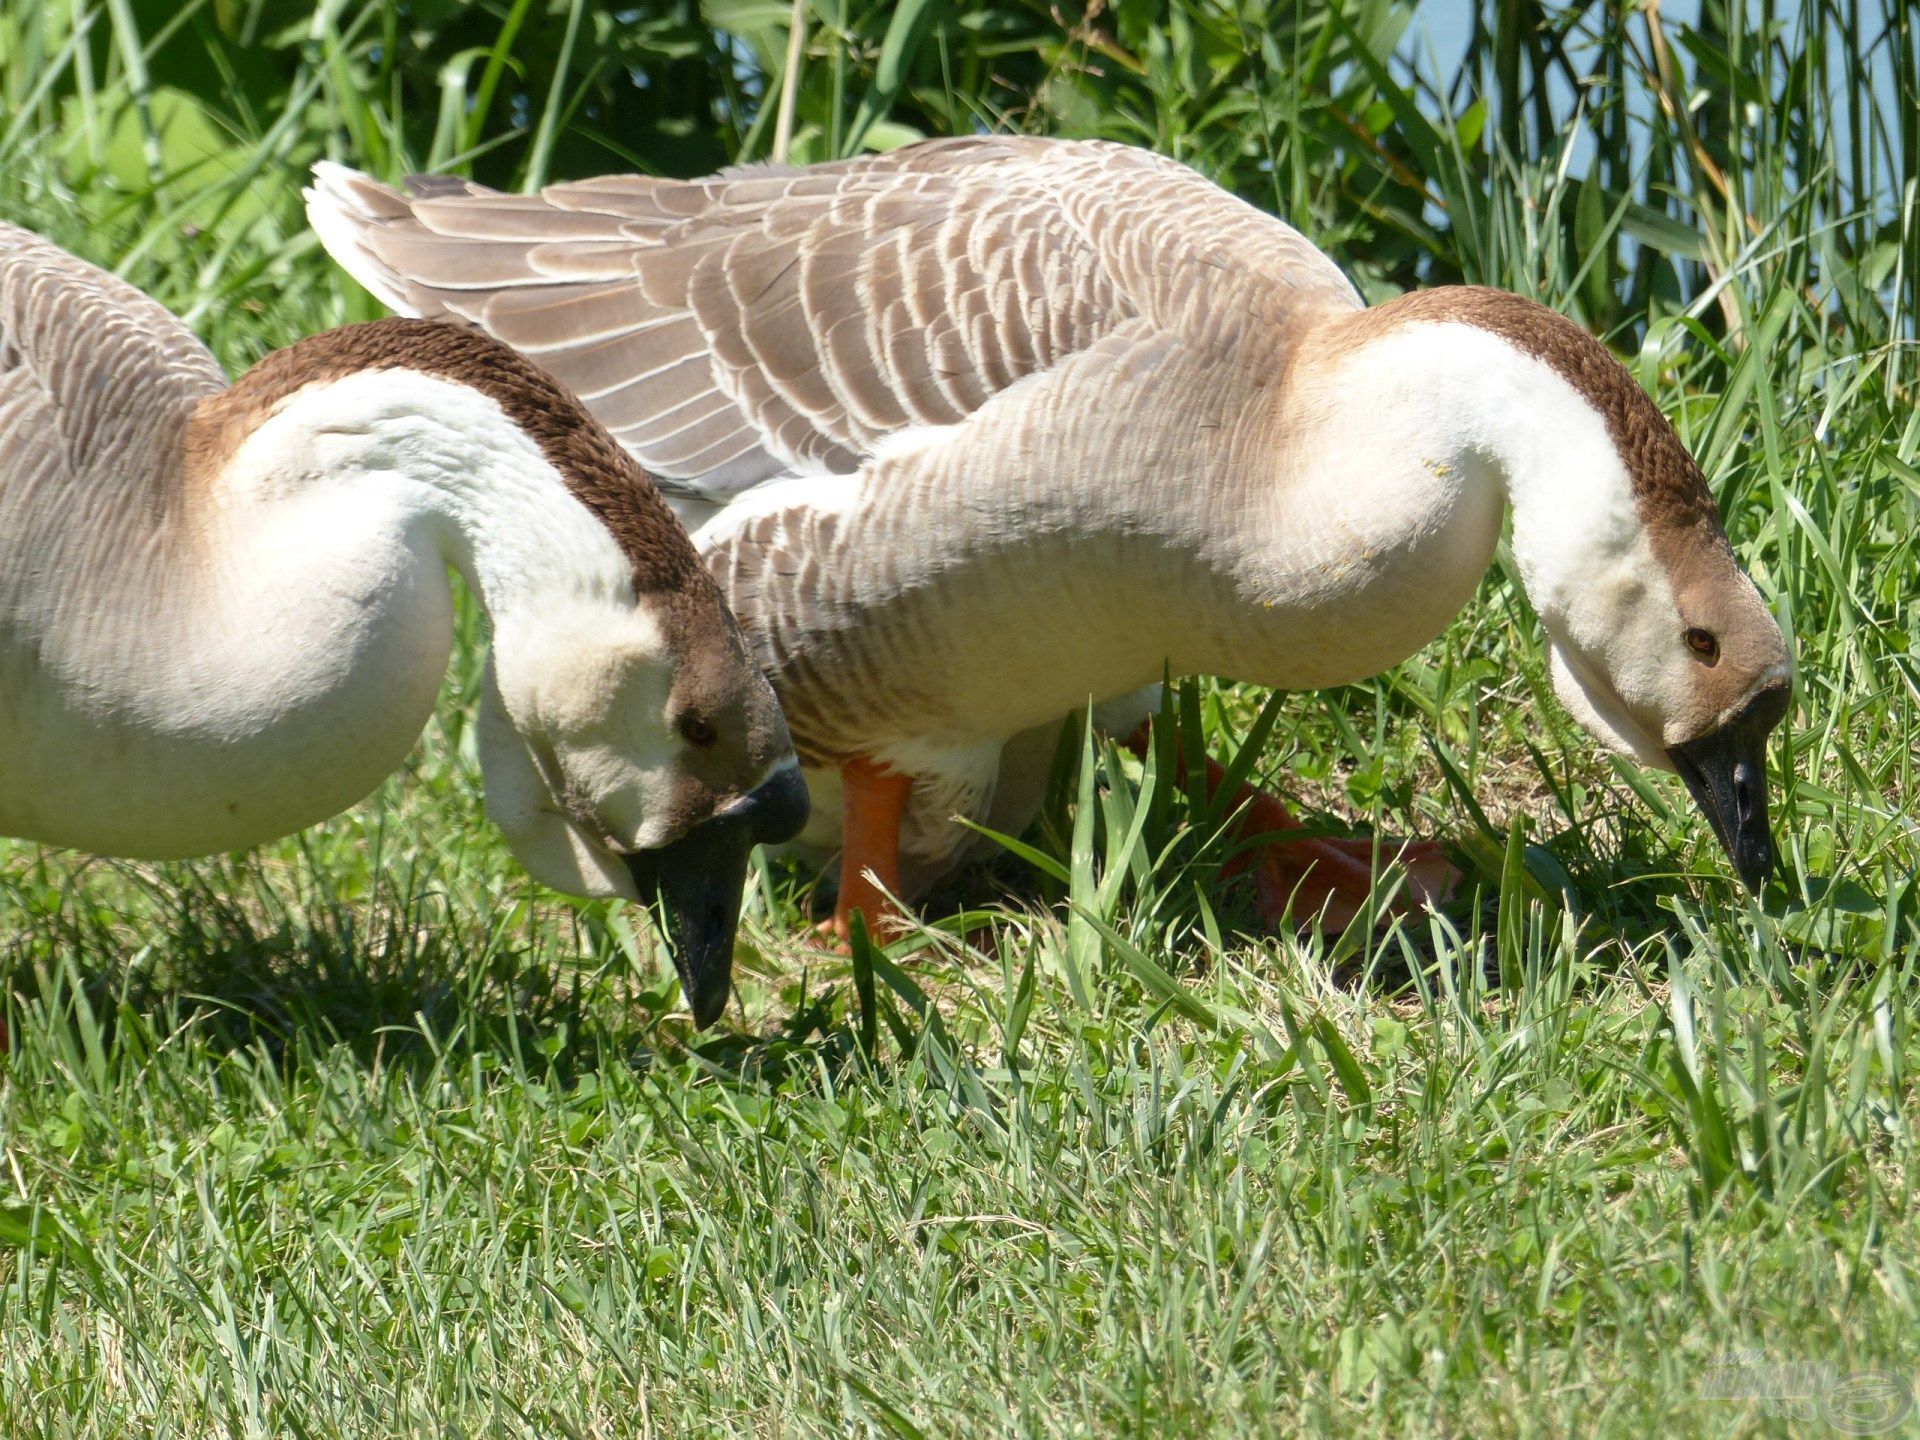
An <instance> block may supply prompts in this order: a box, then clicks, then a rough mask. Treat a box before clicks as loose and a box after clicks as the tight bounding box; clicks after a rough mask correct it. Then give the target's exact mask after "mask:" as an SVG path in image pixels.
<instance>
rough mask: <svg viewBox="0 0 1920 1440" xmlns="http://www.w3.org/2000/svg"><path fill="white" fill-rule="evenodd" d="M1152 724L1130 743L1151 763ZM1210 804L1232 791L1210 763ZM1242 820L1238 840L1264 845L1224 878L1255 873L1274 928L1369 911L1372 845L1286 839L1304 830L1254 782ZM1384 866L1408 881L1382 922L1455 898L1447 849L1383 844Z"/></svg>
mask: <svg viewBox="0 0 1920 1440" xmlns="http://www.w3.org/2000/svg"><path fill="white" fill-rule="evenodd" d="M1152 725H1153V722H1152V721H1151V720H1147V721H1144V722H1142V723H1141V725H1140V728H1139V729H1137V730H1135V731H1134V732H1133V734H1132V735H1130V736H1129V737H1128V738H1127V748H1128V749H1130V750H1132V751H1133V753H1134V754H1136V755H1139V756H1141V757H1142V758H1145V756H1146V753H1147V749H1148V746H1149V745H1150V744H1151V743H1152V738H1151V737H1152ZM1178 764H1179V775H1180V779H1181V780H1182V781H1183V782H1184V781H1185V779H1186V762H1185V760H1184V759H1182V760H1180V761H1179V762H1178ZM1206 764H1207V769H1206V781H1207V797H1208V798H1209V799H1212V798H1213V797H1214V796H1215V795H1217V794H1219V792H1220V787H1221V786H1223V785H1224V784H1226V781H1227V771H1226V767H1225V766H1224V765H1222V764H1220V762H1219V761H1217V760H1214V759H1212V758H1209V759H1208V760H1207V762H1206ZM1231 808H1232V809H1233V810H1234V811H1236V812H1237V813H1238V815H1239V818H1238V819H1237V820H1236V821H1235V822H1234V829H1233V834H1234V838H1235V839H1236V840H1248V839H1253V838H1255V837H1262V838H1260V840H1259V843H1257V844H1254V845H1252V846H1250V847H1249V848H1247V849H1245V850H1242V851H1241V852H1240V853H1239V854H1238V855H1236V856H1235V857H1234V858H1233V859H1232V860H1230V861H1228V862H1227V865H1226V867H1225V868H1224V869H1223V871H1222V872H1221V873H1222V874H1224V875H1226V876H1229V877H1231V876H1234V875H1241V874H1244V873H1245V872H1246V871H1248V870H1254V871H1255V872H1256V873H1255V875H1254V913H1255V914H1256V915H1258V916H1259V918H1260V922H1261V923H1262V924H1263V925H1266V926H1268V927H1270V928H1278V927H1279V925H1280V924H1281V923H1282V922H1283V921H1284V920H1285V919H1286V918H1287V917H1288V915H1289V914H1292V915H1293V916H1294V917H1296V918H1299V917H1306V916H1314V917H1317V918H1318V922H1319V924H1320V925H1321V926H1322V927H1323V928H1326V929H1336V930H1337V929H1341V928H1344V927H1345V926H1346V925H1347V924H1348V922H1350V921H1351V920H1352V919H1353V917H1354V916H1355V915H1358V914H1359V913H1360V912H1361V911H1362V910H1364V909H1365V908H1366V905H1367V900H1368V897H1369V896H1370V895H1371V894H1372V892H1373V886H1374V869H1373V859H1374V847H1375V843H1376V842H1374V841H1373V840H1361V839H1352V840H1337V839H1331V838H1326V837H1321V836H1313V837H1304V836H1303V837H1297V838H1274V837H1285V836H1286V832H1287V831H1289V830H1301V829H1304V828H1305V827H1304V826H1303V825H1302V824H1301V823H1300V821H1298V820H1297V819H1295V818H1294V816H1293V812H1292V811H1290V810H1288V809H1287V807H1286V806H1285V805H1284V804H1282V803H1281V802H1280V800H1279V799H1278V798H1277V797H1275V796H1273V795H1270V794H1268V793H1267V792H1266V791H1265V790H1262V789H1261V788H1260V787H1259V786H1257V785H1253V784H1251V783H1243V784H1242V785H1241V786H1240V787H1239V788H1238V789H1237V790H1236V791H1235V792H1234V794H1233V804H1232V807H1231ZM1378 844H1379V853H1380V859H1381V860H1382V861H1383V862H1384V863H1386V864H1395V863H1397V864H1399V865H1400V866H1401V867H1402V868H1403V869H1404V870H1405V872H1406V879H1405V882H1404V883H1403V884H1402V885H1401V887H1400V889H1399V891H1398V892H1397V893H1396V894H1395V895H1394V897H1393V900H1392V901H1391V903H1390V904H1388V905H1387V906H1385V907H1383V909H1382V918H1383V919H1384V918H1387V917H1388V916H1391V915H1406V914H1412V913H1415V912H1417V911H1419V910H1421V909H1425V908H1427V907H1429V906H1432V905H1435V904H1438V903H1439V902H1441V901H1443V900H1445V899H1446V898H1447V896H1448V895H1449V894H1451V893H1452V890H1453V887H1454V884H1455V883H1456V882H1457V881H1458V880H1459V878H1460V872H1459V870H1457V869H1456V868H1455V867H1454V865H1453V863H1452V862H1451V861H1449V860H1448V859H1447V857H1446V851H1445V849H1444V848H1443V847H1442V846H1441V845H1440V844H1439V843H1437V842H1436V841H1432V840H1403V841H1398V842H1395V841H1389V840H1382V841H1380V842H1378Z"/></svg>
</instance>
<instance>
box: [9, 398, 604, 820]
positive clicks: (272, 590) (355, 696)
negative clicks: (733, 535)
mask: <svg viewBox="0 0 1920 1440" xmlns="http://www.w3.org/2000/svg"><path fill="white" fill-rule="evenodd" d="M249 398H250V397H249V394H248V391H247V388H246V382H245V381H243V382H242V383H241V385H239V386H236V387H234V389H233V390H232V391H229V392H227V394H226V395H225V396H222V397H216V398H215V399H214V400H210V401H208V402H206V403H205V404H204V405H203V411H204V412H205V413H204V414H203V415H202V416H198V417H196V425H195V427H194V430H193V433H192V435H191V437H190V439H189V443H188V445H187V447H186V453H185V456H184V460H185V463H184V464H183V466H182V468H181V470H180V473H179V475H178V476H177V477H176V478H175V482H174V488H173V489H172V490H171V492H170V493H169V494H167V495H166V497H165V500H164V503H161V504H157V505H152V506H149V505H147V504H146V502H145V501H142V502H141V505H140V507H139V508H141V509H142V510H143V512H145V513H143V514H141V515H139V516H129V515H126V514H120V513H107V512H112V511H115V507H116V501H117V499H118V498H119V497H117V496H116V495H114V494H109V493H105V492H102V493H98V494H93V495H89V496H86V497H80V499H79V501H78V503H76V497H74V496H71V495H67V496H59V497H52V498H50V499H45V498H42V499H36V500H35V502H34V503H35V504H37V505H39V506H41V507H42V508H46V507H53V508H61V507H64V509H63V512H62V513H61V514H59V515H54V514H51V513H48V514H42V515H39V516H38V517H37V518H34V517H24V516H20V515H9V516H8V517H7V518H8V519H9V520H11V521H22V520H31V523H28V524H25V525H24V526H22V527H21V528H17V529H14V530H13V534H14V536H15V537H16V538H17V537H18V536H20V535H21V534H30V535H32V534H37V535H40V536H44V537H49V539H50V544H51V553H49V554H47V555H45V557H44V558H43V559H42V558H40V557H36V562H35V563H37V564H43V565H45V566H47V567H48V568H47V570H46V571H45V572H44V573H45V574H50V575H53V576H56V577H57V583H51V584H42V583H37V582H35V581H34V580H33V578H32V577H33V574H34V573H36V572H34V571H33V569H32V567H31V566H29V565H26V564H24V563H16V564H13V565H11V566H8V567H5V568H6V569H7V570H8V571H9V572H11V573H12V575H14V576H16V577H20V576H24V577H25V579H24V583H18V584H16V585H15V586H13V587H10V589H11V593H9V594H7V595H5V596H0V601H4V603H5V604H6V606H7V610H8V624H7V626H6V633H5V634H4V636H0V640H4V642H5V645H4V651H0V685H4V686H5V689H6V691H7V692H8V693H9V694H10V695H11V696H12V697H14V699H13V703H12V704H11V706H10V707H0V710H3V711H4V713H0V743H4V744H5V745H6V746H7V748H8V751H9V754H10V755H11V756H13V757H14V762H15V763H13V764H12V765H10V767H9V771H10V773H11V774H13V775H15V776H27V777H33V781H34V783H33V784H32V785H27V784H24V783H22V784H8V783H7V782H6V781H5V780H0V829H4V830H5V831H7V832H8V833H12V834H16V835H25V836H29V837H32V838H37V839H44V840H52V841H56V842H59V843H66V844H72V845H77V846H80V847H83V848H87V849H96V850H103V851H107V852H109V853H121V854H134V855H150V856H166V855H182V854H196V853H205V852H206V851H209V850H217V849H224V848H232V847H237V846H242V845H247V844H252V843H256V842H258V841H260V840H264V839H267V838H271V837H273V836H277V835H280V834H284V833H287V832H289V831H291V830H295V829H299V828H301V827H302V826H304V825H307V824H311V823H313V822H314V821H317V820H319V819H322V818H324V817H326V816H328V815H331V814H334V813H336V812H337V811H339V810H341V809H343V808H345V807H346V806H348V805H350V804H352V803H353V802H354V801H356V800H358V799H359V798H360V797H361V796H362V795H364V794H365V793H366V792H367V791H369V790H370V789H372V788H373V786H374V785H376V784H378V783H379V781H380V780H381V779H382V778H383V777H384V776H385V775H386V774H388V773H389V772H390V771H391V770H392V769H393V768H394V767H395V766H397V765H398V764H399V763H400V761H401V760H403V759H404V758H405V756H406V753H407V751H408V750H409V749H410V748H411V747H412V744H413V742H414V740H415V738H416V737H417V736H418V734H419V731H420V727H421V726H422V725H423V724H424V723H425V720H426V717H427V715H428V713H429V712H430V711H431V708H432V704H433V700H434V696H435V695H436V694H437V692H438V689H439V685H440V681H441V679H442V677H443V675H444V673H445V669H446V662H447V656H448V652H449V649H450V646H451V640H452V611H451V598H450V593H449V588H448V583H447V578H446V567H447V566H448V565H452V566H454V567H456V568H457V569H459V570H460V571H461V572H462V573H463V574H464V575H465V576H466V578H467V579H468V580H469V582H470V583H471V584H472V585H473V587H474V588H475V590H476V591H478V593H479V595H480V597H481V599H482V602H483V603H484V605H485V606H486V608H487V610H488V613H489V616H490V618H491V619H492V620H493V622H494V624H495V627H496V630H497V629H498V627H499V626H500V625H502V624H503V623H511V622H512V620H513V619H514V617H516V616H523V615H525V616H537V615H538V614H539V613H541V612H542V611H543V609H545V608H546V607H548V606H549V605H556V606H557V605H560V604H563V603H565V602H570V601H574V600H593V599H596V598H598V597H601V596H607V597H616V596H619V595H621V594H622V593H630V588H629V587H630V586H631V579H630V574H631V567H630V564H629V562H628V561H627V559H626V557H625V556H624V554H623V553H622V551H621V550H620V547H619V546H618V545H617V544H615V543H614V541H613V540H612V538H611V537H610V536H609V535H608V534H607V532H606V530H605V528H604V526H602V525H601V523H600V522H599V521H598V520H597V519H596V517H595V516H594V515H593V514H592V513H591V512H590V511H588V510H587V509H586V508H585V507H584V506H583V505H582V504H581V503H579V501H577V500H576V499H574V497H573V496H572V495H571V494H570V493H569V491H568V489H567V487H566V484H565V483H564V481H563V480H562V479H561V478H560V476H559V475H558V474H557V472H556V471H555V470H554V468H553V467H552V465H551V464H550V463H548V461H547V460H546V458H545V456H544V455H543V454H542V453H541V451H540V448H539V446H538V445H536V444H535V443H534V442H533V441H531V440H530V439H528V437H527V436H526V435H525V434H524V433H523V432H522V431H521V429H520V428H519V427H518V426H517V425H515V424H514V423H513V422H512V421H511V420H509V419H508V417H507V416H506V415H505V414H504V413H503V412H502V410H501V408H500V406H499V405H498V404H496V403H495V402H494V401H492V400H490V399H488V398H487V397H486V396H484V395H482V394H480V393H478V392H477V391H475V390H473V389H471V388H469V387H466V386H462V385H459V384H457V383H454V382H450V381H448V380H445V379H440V378H435V377H430V376H424V375H420V374H417V373H409V372H404V371H380V372H363V373H357V374H350V375H346V376H342V377H339V378H337V379H332V380H325V381H321V382H317V383H314V384H311V385H308V386H305V387H302V388H300V389H298V390H296V391H294V392H293V393H291V394H289V395H286V396H284V397H282V398H281V399H279V400H277V401H275V402H274V403H273V405H272V406H271V407H269V408H268V409H267V411H266V413H261V412H260V411H258V410H254V411H253V412H252V413H250V414H249V413H247V412H246V411H245V409H244V408H243V407H245V406H246V405H247V404H248V402H249ZM236 437H237V443H232V444H230V445H227V444H223V443H222V442H225V441H229V440H236ZM135 493H144V492H135ZM88 505H90V506H91V507H92V511H93V512H94V513H75V512H76V511H79V510H82V509H83V508H85V507H86V506H88ZM120 508H123V509H124V508H126V507H125V506H124V505H121V507H120ZM40 796H45V797H52V798H51V799H49V800H46V801H44V802H43V801H42V800H41V799H40V798H37V797H40Z"/></svg>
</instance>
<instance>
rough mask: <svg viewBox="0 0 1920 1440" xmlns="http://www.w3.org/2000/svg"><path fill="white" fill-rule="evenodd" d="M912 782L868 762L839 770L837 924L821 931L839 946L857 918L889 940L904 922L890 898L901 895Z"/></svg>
mask: <svg viewBox="0 0 1920 1440" xmlns="http://www.w3.org/2000/svg"><path fill="white" fill-rule="evenodd" d="M912 789H913V781H912V779H911V778H910V777H908V776H905V775H896V774H894V773H893V772H892V771H890V770H886V769H884V768H882V767H881V766H879V765H876V764H875V763H874V762H873V761H871V760H868V759H866V758H865V757H864V756H863V757H860V758H857V759H854V760H849V761H848V762H847V763H846V764H844V765H842V766H841V767H840V805H841V822H840V824H841V830H840V839H841V851H840V895H839V898H838V899H837V900H836V901H835V902H834V906H833V919H832V920H830V921H829V922H827V925H826V926H823V927H822V929H824V930H827V931H828V937H829V938H831V939H833V940H835V941H837V942H838V943H839V944H841V945H845V944H846V943H847V940H848V937H849V936H850V935H851V933H852V924H853V916H854V912H855V911H859V912H860V913H861V914H863V915H864V916H865V917H866V922H867V933H868V934H869V935H871V936H873V937H874V939H876V940H885V939H888V938H890V936H889V932H890V931H893V930H895V929H898V928H899V926H900V922H901V915H900V911H899V907H897V906H896V905H895V904H894V903H893V901H891V900H890V899H888V898H887V895H888V893H891V894H895V895H897V894H899V893H900V817H901V816H902V815H903V814H904V813H905V811H906V808H907V795H908V793H909V792H911V791H912Z"/></svg>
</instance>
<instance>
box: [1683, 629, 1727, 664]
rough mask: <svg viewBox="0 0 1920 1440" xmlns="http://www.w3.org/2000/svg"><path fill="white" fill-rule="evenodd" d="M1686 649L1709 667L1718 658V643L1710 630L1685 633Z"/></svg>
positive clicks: (1695, 630) (1694, 630)
mask: <svg viewBox="0 0 1920 1440" xmlns="http://www.w3.org/2000/svg"><path fill="white" fill-rule="evenodd" d="M1687 648H1688V649H1689V650H1691V651H1693V653H1694V654H1696V655H1698V656H1699V657H1700V658H1701V659H1702V660H1704V661H1706V662H1707V664H1709V665H1711V664H1713V662H1714V661H1716V660H1718V659H1719V658H1720V642H1719V640H1718V639H1716V638H1715V637H1714V634H1713V632H1712V631H1710V630H1701V629H1698V628H1695V629H1692V630H1689V631H1687Z"/></svg>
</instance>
